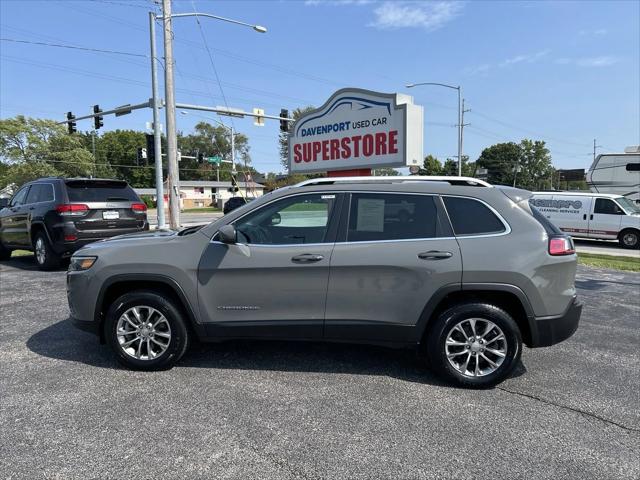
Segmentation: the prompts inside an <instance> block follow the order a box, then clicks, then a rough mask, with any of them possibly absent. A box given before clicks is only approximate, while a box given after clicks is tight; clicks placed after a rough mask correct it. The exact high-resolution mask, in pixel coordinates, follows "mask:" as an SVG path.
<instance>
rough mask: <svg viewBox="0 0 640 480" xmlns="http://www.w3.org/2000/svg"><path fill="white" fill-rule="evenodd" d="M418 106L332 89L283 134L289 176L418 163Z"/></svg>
mask: <svg viewBox="0 0 640 480" xmlns="http://www.w3.org/2000/svg"><path fill="white" fill-rule="evenodd" d="M422 116H423V115H422V107H421V106H418V105H414V104H413V98H412V97H410V96H408V95H403V94H399V93H378V92H371V91H369V90H361V89H358V88H345V89H342V90H338V91H337V92H336V93H334V94H333V95H332V96H331V98H329V100H328V101H327V102H326V103H325V104H324V105H323V106H322V107H320V108H319V109H317V110H313V111H311V112H308V113H305V114H304V115H303V116H302V117H300V118H299V119H298V120H297V121H296V123H295V124H294V125H293V129H292V132H291V134H290V135H289V171H290V172H299V173H308V172H326V171H334V170H350V169H358V168H379V167H406V166H412V165H420V164H421V163H422V132H423V120H422Z"/></svg>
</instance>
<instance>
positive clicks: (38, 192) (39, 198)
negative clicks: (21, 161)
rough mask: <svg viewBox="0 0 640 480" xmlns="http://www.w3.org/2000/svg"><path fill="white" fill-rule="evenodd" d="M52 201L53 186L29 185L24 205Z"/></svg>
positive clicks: (42, 184)
mask: <svg viewBox="0 0 640 480" xmlns="http://www.w3.org/2000/svg"><path fill="white" fill-rule="evenodd" d="M52 201H53V185H51V184H49V183H37V184H35V185H31V190H29V195H27V201H26V203H40V202H52Z"/></svg>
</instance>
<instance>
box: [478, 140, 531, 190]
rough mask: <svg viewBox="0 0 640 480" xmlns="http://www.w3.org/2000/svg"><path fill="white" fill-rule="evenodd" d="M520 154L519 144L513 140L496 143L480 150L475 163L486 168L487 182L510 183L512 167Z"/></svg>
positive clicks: (516, 162) (511, 181) (511, 180)
mask: <svg viewBox="0 0 640 480" xmlns="http://www.w3.org/2000/svg"><path fill="white" fill-rule="evenodd" d="M521 155H522V151H521V149H520V145H518V144H516V143H513V142H508V143H497V144H495V145H492V146H490V147H488V148H485V149H484V150H483V151H482V153H481V154H480V157H478V160H477V161H476V165H477V166H478V167H480V168H486V169H487V170H488V175H487V181H488V182H489V183H495V184H498V185H510V184H512V183H513V172H514V167H515V166H516V165H517V164H518V162H519V161H520V158H521Z"/></svg>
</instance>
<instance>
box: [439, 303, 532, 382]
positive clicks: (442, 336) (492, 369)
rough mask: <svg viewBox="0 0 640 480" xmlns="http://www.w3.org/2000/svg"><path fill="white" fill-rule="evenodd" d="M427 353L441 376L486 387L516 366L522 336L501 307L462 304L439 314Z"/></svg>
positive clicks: (498, 380) (520, 350)
mask: <svg viewBox="0 0 640 480" xmlns="http://www.w3.org/2000/svg"><path fill="white" fill-rule="evenodd" d="M426 353H427V356H428V359H429V363H430V365H432V367H433V368H434V369H435V370H436V373H438V374H440V375H441V376H443V377H445V378H447V379H449V380H453V381H454V382H456V383H458V384H460V385H463V386H468V387H476V388H487V387H492V386H494V385H496V384H497V383H500V382H501V381H502V380H504V379H505V378H506V377H507V376H508V375H509V374H510V373H511V371H512V370H513V368H514V367H515V366H516V364H517V363H518V360H519V359H520V354H521V353H522V338H521V335H520V330H519V329H518V326H517V324H516V322H515V321H514V320H513V318H511V316H510V315H509V314H508V313H507V312H505V311H504V310H502V309H500V308H498V307H496V306H494V305H489V304H484V303H465V304H460V305H456V306H454V307H452V308H450V309H448V310H446V311H445V312H443V313H442V314H441V315H439V316H438V318H437V319H436V321H435V323H434V324H433V326H432V327H431V329H430V330H429V335H428V338H427V352H426Z"/></svg>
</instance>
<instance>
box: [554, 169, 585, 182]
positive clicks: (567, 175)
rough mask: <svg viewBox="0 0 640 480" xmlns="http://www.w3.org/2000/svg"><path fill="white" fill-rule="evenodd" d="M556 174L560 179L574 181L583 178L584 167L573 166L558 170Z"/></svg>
mask: <svg viewBox="0 0 640 480" xmlns="http://www.w3.org/2000/svg"><path fill="white" fill-rule="evenodd" d="M558 176H559V177H560V179H561V180H565V181H567V182H574V181H580V180H584V178H585V176H584V168H573V169H570V170H558Z"/></svg>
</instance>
